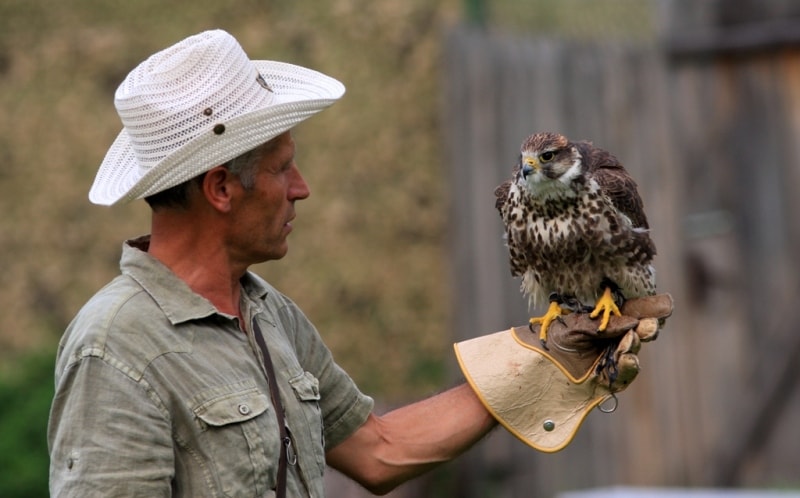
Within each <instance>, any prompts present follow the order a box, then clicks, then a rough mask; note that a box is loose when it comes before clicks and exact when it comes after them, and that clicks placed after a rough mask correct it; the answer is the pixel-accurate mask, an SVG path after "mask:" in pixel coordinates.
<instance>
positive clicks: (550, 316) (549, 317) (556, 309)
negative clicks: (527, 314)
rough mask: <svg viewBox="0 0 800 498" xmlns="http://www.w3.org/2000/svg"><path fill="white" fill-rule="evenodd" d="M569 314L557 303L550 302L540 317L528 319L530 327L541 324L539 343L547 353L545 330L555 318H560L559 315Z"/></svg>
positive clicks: (568, 311)
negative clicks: (545, 311)
mask: <svg viewBox="0 0 800 498" xmlns="http://www.w3.org/2000/svg"><path fill="white" fill-rule="evenodd" d="M569 313H570V310H568V309H565V308H562V307H561V306H560V305H559V304H558V302H556V301H550V307H549V308H547V313H545V314H544V315H542V316H534V317H531V319H530V322H529V323H530V325H529V326H530V327H533V326H534V325H536V324H537V323H538V324H541V327H540V328H539V341H540V342H541V343H542V347H543V348H544V349H545V350H547V351H549V350H550V348H548V347H547V329H548V328H549V327H550V324H551V323H552V322H553V320H555V319H556V318H558V317H560V316H561V315H567V314H569Z"/></svg>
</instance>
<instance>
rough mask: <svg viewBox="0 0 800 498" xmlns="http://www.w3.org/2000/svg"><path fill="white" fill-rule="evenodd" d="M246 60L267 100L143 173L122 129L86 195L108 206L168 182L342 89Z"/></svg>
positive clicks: (289, 122)
mask: <svg viewBox="0 0 800 498" xmlns="http://www.w3.org/2000/svg"><path fill="white" fill-rule="evenodd" d="M251 62H252V63H253V65H254V66H255V67H256V69H257V71H258V72H259V73H260V74H261V75H262V77H263V78H264V80H265V81H266V83H267V84H268V85H269V86H270V88H271V89H272V91H273V92H274V93H275V96H274V99H273V101H272V103H271V104H270V105H269V106H266V107H264V108H261V109H257V110H254V111H252V112H249V113H247V114H243V115H241V116H237V117H235V118H233V119H229V120H227V121H225V122H224V123H221V124H223V125H224V126H225V129H224V130H225V131H224V132H223V133H219V134H217V133H215V132H214V127H213V126H210V127H208V129H206V130H204V131H203V132H201V133H199V134H198V135H197V136H196V137H195V138H194V139H193V140H191V141H189V142H187V143H186V144H184V145H183V146H182V147H180V148H179V149H177V150H175V151H174V152H173V153H171V154H170V155H169V156H167V157H166V158H164V160H162V161H161V162H160V163H158V164H157V165H155V166H153V167H152V168H150V169H149V170H148V171H147V172H145V173H142V171H141V168H139V163H138V161H137V158H136V155H135V153H134V149H133V145H132V143H131V140H130V138H129V136H128V134H127V132H126V131H125V130H124V129H123V130H122V131H121V132H120V133H119V135H118V136H117V138H116V139H115V140H114V142H113V143H112V144H111V147H110V148H109V149H108V152H107V153H106V156H105V158H104V159H103V162H102V164H101V165H100V168H99V170H98V172H97V176H96V177H95V180H94V183H93V184H92V188H91V189H90V191H89V200H90V201H91V202H93V203H95V204H101V205H106V206H110V205H114V204H117V203H123V202H129V201H132V200H134V199H141V198H144V197H147V196H150V195H153V194H156V193H158V192H161V191H163V190H166V189H168V188H170V187H174V186H175V185H178V184H180V183H183V182H185V181H187V180H189V179H191V178H194V177H195V176H197V175H200V174H202V173H204V172H206V171H208V170H210V169H211V168H213V167H215V166H218V165H220V164H223V163H225V162H227V161H229V160H231V159H233V158H235V157H237V156H239V155H241V154H243V153H245V152H247V151H249V150H252V149H254V148H256V147H258V146H259V145H261V144H263V143H265V142H267V141H269V140H271V139H272V138H275V137H277V136H278V135H280V134H282V133H284V132H286V131H288V130H290V129H292V128H293V127H294V126H296V125H297V124H298V123H300V122H302V121H304V120H306V119H308V118H309V117H311V116H313V115H314V114H316V113H318V112H319V111H321V110H323V109H325V108H327V107H329V106H330V105H331V104H333V103H334V102H336V101H337V100H338V99H340V98H341V97H342V95H344V92H345V88H344V85H343V84H342V83H341V82H339V81H338V80H336V79H334V78H331V77H329V76H327V75H324V74H322V73H320V72H317V71H314V70H312V69H308V68H304V67H301V66H296V65H293V64H288V63H285V62H277V61H251Z"/></svg>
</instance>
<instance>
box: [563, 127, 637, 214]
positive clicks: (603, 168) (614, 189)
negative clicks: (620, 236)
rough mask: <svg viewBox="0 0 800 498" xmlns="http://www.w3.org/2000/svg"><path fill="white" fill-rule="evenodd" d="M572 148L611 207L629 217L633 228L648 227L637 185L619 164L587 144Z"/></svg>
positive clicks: (605, 152) (610, 156)
mask: <svg viewBox="0 0 800 498" xmlns="http://www.w3.org/2000/svg"><path fill="white" fill-rule="evenodd" d="M575 145H576V146H577V147H578V150H579V151H580V153H581V155H582V156H583V158H584V161H586V165H587V171H588V173H589V175H590V176H591V177H592V178H594V179H595V181H597V183H598V184H599V185H600V188H602V189H603V192H604V193H605V194H606V195H607V196H608V198H609V199H611V202H612V203H613V204H614V207H616V208H617V209H618V210H619V211H620V212H622V213H624V214H625V215H626V216H627V217H628V218H630V220H631V222H633V226H635V227H636V228H650V226H649V224H648V223H647V216H646V215H645V213H644V203H643V202H642V198H641V197H640V196H639V190H638V186H637V185H636V182H635V181H634V180H633V178H631V176H630V175H629V174H628V172H627V171H625V168H624V167H623V166H622V163H620V162H619V160H618V159H617V158H616V157H614V156H613V155H612V154H611V153H609V152H608V151H605V150H603V149H599V148H597V147H594V146H593V145H592V144H591V143H589V142H578V143H576V144H575Z"/></svg>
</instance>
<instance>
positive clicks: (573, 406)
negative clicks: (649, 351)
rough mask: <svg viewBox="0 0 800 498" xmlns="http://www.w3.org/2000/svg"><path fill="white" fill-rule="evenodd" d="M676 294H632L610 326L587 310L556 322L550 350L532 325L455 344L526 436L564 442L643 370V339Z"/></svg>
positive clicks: (509, 425) (540, 442)
mask: <svg viewBox="0 0 800 498" xmlns="http://www.w3.org/2000/svg"><path fill="white" fill-rule="evenodd" d="M672 305H673V304H672V297H671V296H670V295H669V294H660V295H657V296H650V297H645V298H639V299H631V300H630V301H628V302H627V303H626V304H625V306H624V307H623V308H622V313H623V315H622V316H620V317H613V318H612V319H611V322H610V323H609V325H608V327H607V329H606V330H604V331H602V332H599V331H598V330H597V320H593V319H591V318H590V317H589V315H588V314H586V313H572V314H569V315H566V316H564V317H561V318H560V319H559V320H557V321H554V322H552V323H551V324H550V329H549V332H548V346H549V351H545V350H544V349H542V348H541V345H540V343H539V340H538V330H537V329H536V328H535V327H534V328H533V329H531V328H529V327H528V326H522V327H515V328H513V329H511V330H507V331H503V332H497V333H495V334H490V335H487V336H482V337H477V338H475V339H470V340H467V341H463V342H459V343H457V344H456V345H455V350H456V356H457V358H458V362H459V365H460V367H461V370H462V371H463V373H464V375H465V377H466V378H467V381H468V382H469V384H470V386H472V388H473V390H474V391H475V393H476V394H477V395H478V397H479V398H480V400H481V402H482V403H483V404H484V406H485V407H486V409H487V410H488V411H489V412H490V413H491V414H492V415H493V416H494V417H495V418H496V419H497V421H498V422H500V424H502V425H503V426H504V427H505V428H506V429H508V430H509V431H510V432H511V433H512V434H514V435H515V436H517V437H518V438H519V439H521V440H522V441H523V442H525V443H527V444H529V445H530V446H532V447H534V448H536V449H538V450H541V451H546V452H553V451H558V450H561V449H563V448H564V447H566V446H567V444H569V442H570V441H571V440H572V438H573V437H574V435H575V433H576V432H577V430H578V428H579V427H580V424H581V423H582V422H583V420H584V418H585V417H586V415H587V414H588V412H589V411H590V410H591V409H592V408H594V407H596V406H598V405H600V404H601V403H602V402H603V401H605V400H607V399H609V398H611V397H613V396H614V393H615V392H619V391H621V390H623V389H625V388H626V387H627V386H628V385H629V384H630V383H631V382H632V381H633V379H634V378H635V377H636V375H637V374H638V373H639V359H638V356H637V353H638V352H639V348H640V347H641V343H642V342H643V341H644V342H647V341H652V340H653V339H655V338H656V337H657V335H658V331H659V329H660V327H661V325H663V322H664V320H665V319H666V318H667V317H668V316H669V315H670V314H671V313H672Z"/></svg>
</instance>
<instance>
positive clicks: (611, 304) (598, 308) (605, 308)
mask: <svg viewBox="0 0 800 498" xmlns="http://www.w3.org/2000/svg"><path fill="white" fill-rule="evenodd" d="M600 313H602V314H603V317H602V319H601V320H600V325H599V326H598V327H597V331H598V332H603V331H604V330H605V329H606V328H608V321H609V320H610V319H611V315H612V314H613V315H614V316H622V313H621V312H620V311H619V306H617V303H616V302H615V301H614V296H613V294H612V290H611V287H606V290H605V291H603V296H602V297H600V299H598V300H597V304H595V307H594V310H592V312H591V313H590V314H589V318H597V317H598V316H599V315H600Z"/></svg>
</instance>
